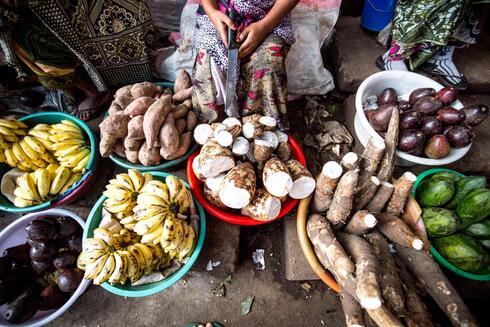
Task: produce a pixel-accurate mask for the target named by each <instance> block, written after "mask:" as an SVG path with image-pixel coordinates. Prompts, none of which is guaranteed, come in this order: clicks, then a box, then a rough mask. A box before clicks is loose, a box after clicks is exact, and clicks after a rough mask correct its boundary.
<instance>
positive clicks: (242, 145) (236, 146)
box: [231, 136, 250, 156]
mask: <svg viewBox="0 0 490 327" xmlns="http://www.w3.org/2000/svg"><path fill="white" fill-rule="evenodd" d="M249 146H250V143H248V141H247V139H246V138H244V137H242V136H239V137H237V138H236V139H235V140H234V141H233V145H232V147H231V152H233V154H235V155H237V156H244V155H246V154H247V153H248V150H249Z"/></svg>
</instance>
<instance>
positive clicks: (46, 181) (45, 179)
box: [34, 168, 51, 201]
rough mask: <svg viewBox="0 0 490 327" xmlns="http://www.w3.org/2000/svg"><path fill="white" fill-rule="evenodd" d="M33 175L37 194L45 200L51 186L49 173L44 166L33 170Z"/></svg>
mask: <svg viewBox="0 0 490 327" xmlns="http://www.w3.org/2000/svg"><path fill="white" fill-rule="evenodd" d="M34 176H35V178H36V184H37V191H38V192H39V196H40V197H41V199H42V200H43V201H45V200H46V199H47V198H48V195H49V191H50V188H51V173H50V172H49V171H48V170H46V169H44V168H39V169H37V170H36V171H35V172H34Z"/></svg>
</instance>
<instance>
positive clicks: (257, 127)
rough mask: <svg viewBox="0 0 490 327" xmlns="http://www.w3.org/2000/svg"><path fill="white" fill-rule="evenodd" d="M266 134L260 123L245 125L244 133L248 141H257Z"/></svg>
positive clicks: (253, 122) (252, 122)
mask: <svg viewBox="0 0 490 327" xmlns="http://www.w3.org/2000/svg"><path fill="white" fill-rule="evenodd" d="M263 132H264V127H263V125H262V124H260V123H259V122H258V121H251V122H248V123H245V124H243V127H242V133H243V136H245V137H246V138H247V139H249V140H251V139H256V138H257V137H259V136H260V135H262V133H263Z"/></svg>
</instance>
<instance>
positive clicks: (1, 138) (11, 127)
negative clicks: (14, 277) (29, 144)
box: [0, 119, 27, 150]
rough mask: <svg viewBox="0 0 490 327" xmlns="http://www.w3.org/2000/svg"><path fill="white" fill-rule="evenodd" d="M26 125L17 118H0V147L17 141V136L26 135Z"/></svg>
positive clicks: (6, 146) (3, 147)
mask: <svg viewBox="0 0 490 327" xmlns="http://www.w3.org/2000/svg"><path fill="white" fill-rule="evenodd" d="M26 130H27V125H26V124H24V123H23V122H21V121H18V120H9V119H0V149H3V150H5V149H7V148H9V147H10V144H9V143H16V142H18V141H19V136H24V135H26V133H27V132H26Z"/></svg>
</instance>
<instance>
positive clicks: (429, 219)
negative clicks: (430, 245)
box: [422, 207, 459, 237]
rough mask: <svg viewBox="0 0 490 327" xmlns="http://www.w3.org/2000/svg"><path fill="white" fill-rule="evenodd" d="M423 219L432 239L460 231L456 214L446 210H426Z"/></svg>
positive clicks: (423, 211)
mask: <svg viewBox="0 0 490 327" xmlns="http://www.w3.org/2000/svg"><path fill="white" fill-rule="evenodd" d="M422 219H423V220H424V225H425V229H426V230H427V234H428V235H429V236H430V237H442V236H447V235H451V234H453V233H455V232H456V231H457V230H458V229H459V218H458V216H457V215H456V213H455V212H454V211H452V210H449V209H446V208H438V207H432V208H424V209H422Z"/></svg>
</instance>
